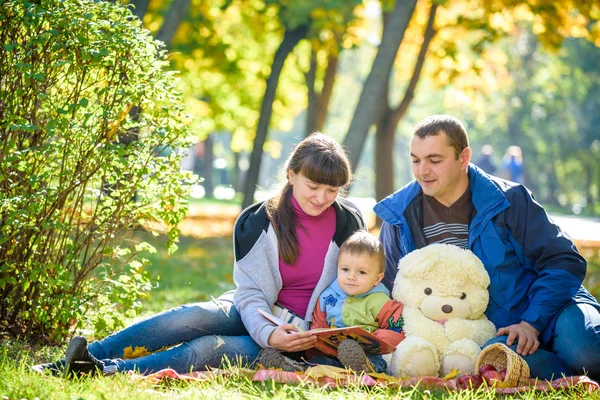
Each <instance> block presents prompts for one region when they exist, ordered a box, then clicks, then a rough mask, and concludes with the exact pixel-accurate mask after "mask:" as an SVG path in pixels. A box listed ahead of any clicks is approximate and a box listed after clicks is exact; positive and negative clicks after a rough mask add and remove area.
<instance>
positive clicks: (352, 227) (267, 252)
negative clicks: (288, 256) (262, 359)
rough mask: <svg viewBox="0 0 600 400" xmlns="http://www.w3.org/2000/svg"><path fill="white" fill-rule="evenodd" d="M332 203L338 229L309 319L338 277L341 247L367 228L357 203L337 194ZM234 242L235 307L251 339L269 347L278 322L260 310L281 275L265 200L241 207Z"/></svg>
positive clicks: (266, 307) (273, 295)
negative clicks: (242, 209)
mask: <svg viewBox="0 0 600 400" xmlns="http://www.w3.org/2000/svg"><path fill="white" fill-rule="evenodd" d="M332 207H334V208H335V210H336V231H335V234H334V237H333V240H332V241H331V243H330V245H329V249H328V250H327V254H326V255H325V264H324V267H323V273H322V274H321V278H320V279H319V281H318V282H317V286H316V287H315V289H314V291H313V294H312V296H311V298H310V301H309V303H308V307H307V308H306V318H305V320H306V321H309V322H310V321H311V319H312V312H313V309H314V308H315V305H316V303H317V300H318V298H319V295H320V294H321V292H322V291H323V290H325V289H326V288H327V287H328V286H329V285H330V284H331V282H333V280H334V279H335V278H336V273H337V256H338V252H339V247H340V246H341V244H342V243H343V242H344V240H346V239H347V238H348V237H349V236H350V235H351V234H352V233H354V232H355V231H356V230H358V229H365V223H364V221H363V217H362V214H361V212H360V210H359V209H358V207H357V206H356V205H354V204H353V203H351V202H350V201H348V200H346V199H343V198H338V199H337V200H336V201H335V203H334V204H333V206H332ZM233 246H234V254H235V263H234V267H233V281H234V282H235V284H236V285H237V289H236V290H235V293H234V296H233V301H234V304H235V307H236V309H237V310H238V312H239V313H240V315H241V317H242V321H243V323H244V326H245V327H246V330H247V331H248V332H249V334H250V336H251V337H252V339H254V341H255V342H256V343H258V344H259V345H260V346H261V347H263V348H265V347H269V344H268V341H269V337H270V336H271V333H272V332H273V331H274V330H275V327H276V326H275V325H274V324H272V323H271V322H269V321H267V320H266V319H265V318H264V317H263V316H262V315H260V314H259V313H258V312H257V310H259V309H261V310H263V311H265V312H268V313H270V312H271V308H272V307H273V305H274V304H275V302H276V301H277V298H278V295H279V291H280V290H281V288H282V279H281V274H280V272H279V251H278V246H277V236H276V235H275V231H274V229H273V226H272V225H271V223H270V221H269V219H268V217H267V215H266V211H265V204H264V203H257V204H254V205H252V206H250V207H248V208H247V209H245V210H244V211H242V213H241V214H240V216H239V217H238V218H237V220H236V221H235V225H234V228H233Z"/></svg>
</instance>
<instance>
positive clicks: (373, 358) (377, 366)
mask: <svg viewBox="0 0 600 400" xmlns="http://www.w3.org/2000/svg"><path fill="white" fill-rule="evenodd" d="M366 356H367V358H368V359H369V361H370V362H371V365H373V370H375V372H379V373H385V371H386V369H387V363H386V362H385V360H384V359H383V357H381V356H380V355H373V354H366ZM308 362H309V363H311V364H322V365H331V366H334V367H340V368H344V365H343V364H342V363H341V362H340V360H338V359H337V358H334V357H329V356H316V357H313V358H311V359H310V360H308Z"/></svg>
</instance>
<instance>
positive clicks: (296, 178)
mask: <svg viewBox="0 0 600 400" xmlns="http://www.w3.org/2000/svg"><path fill="white" fill-rule="evenodd" d="M288 181H289V183H290V185H292V194H293V195H294V198H295V199H296V201H297V202H298V204H299V205H300V208H302V211H304V212H305V213H307V214H308V215H312V216H313V217H316V216H317V215H321V213H322V212H323V211H325V210H326V209H327V208H328V207H329V206H331V205H332V204H333V202H334V201H335V199H336V198H337V195H338V193H339V192H340V187H339V186H329V185H323V184H320V183H315V182H313V181H311V180H310V179H308V178H307V177H305V176H304V175H302V173H297V174H296V173H294V171H292V170H289V171H288Z"/></svg>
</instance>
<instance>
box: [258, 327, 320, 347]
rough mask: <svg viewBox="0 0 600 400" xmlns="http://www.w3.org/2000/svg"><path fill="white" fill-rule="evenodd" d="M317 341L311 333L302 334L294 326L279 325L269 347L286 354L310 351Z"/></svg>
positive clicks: (270, 339)
mask: <svg viewBox="0 0 600 400" xmlns="http://www.w3.org/2000/svg"><path fill="white" fill-rule="evenodd" d="M316 341H317V337H316V336H314V335H312V334H311V333H309V332H301V331H299V330H298V328H296V327H295V326H294V325H292V324H285V325H279V326H278V327H277V328H275V330H274V331H273V333H271V336H269V345H270V346H272V347H274V348H276V349H277V350H279V351H285V352H294V351H302V350H307V349H310V348H311V347H314V345H315V342H316Z"/></svg>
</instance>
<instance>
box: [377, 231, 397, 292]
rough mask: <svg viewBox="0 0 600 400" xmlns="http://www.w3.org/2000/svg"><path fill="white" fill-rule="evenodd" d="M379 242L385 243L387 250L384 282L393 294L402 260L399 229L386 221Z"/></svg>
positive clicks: (380, 232) (384, 246)
mask: <svg viewBox="0 0 600 400" xmlns="http://www.w3.org/2000/svg"><path fill="white" fill-rule="evenodd" d="M379 241H380V242H381V243H383V249H384V250H385V275H384V277H383V281H382V282H383V284H384V285H385V287H386V288H387V289H388V290H389V291H390V292H391V291H392V287H393V286H394V281H395V280H396V274H397V273H398V263H399V262H400V258H401V252H400V238H399V237H398V228H396V227H395V226H393V225H390V224H388V223H387V222H385V221H384V222H383V225H381V231H379Z"/></svg>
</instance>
